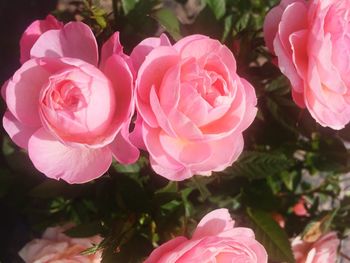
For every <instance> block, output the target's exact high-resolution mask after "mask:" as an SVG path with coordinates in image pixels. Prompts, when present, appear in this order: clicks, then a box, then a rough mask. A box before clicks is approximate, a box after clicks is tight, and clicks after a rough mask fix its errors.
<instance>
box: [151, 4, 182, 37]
mask: <svg viewBox="0 0 350 263" xmlns="http://www.w3.org/2000/svg"><path fill="white" fill-rule="evenodd" d="M154 18H155V19H156V20H157V21H158V23H159V24H160V25H161V26H162V27H164V29H165V30H166V31H167V32H168V33H169V34H170V35H171V36H172V37H173V38H174V39H175V40H179V39H181V32H180V22H179V20H178V19H177V17H176V16H175V14H174V13H173V12H172V11H171V10H170V9H167V8H163V9H160V10H158V11H157V12H155V14H154Z"/></svg>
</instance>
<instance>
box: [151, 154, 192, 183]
mask: <svg viewBox="0 0 350 263" xmlns="http://www.w3.org/2000/svg"><path fill="white" fill-rule="evenodd" d="M150 164H151V166H152V169H153V170H154V171H155V172H156V173H157V174H159V175H161V176H163V177H164V178H166V179H168V180H170V181H175V182H176V181H183V180H186V179H189V178H191V177H192V176H193V173H192V172H191V171H190V170H189V169H188V168H186V167H176V168H169V167H167V166H164V165H163V164H160V163H157V162H156V161H155V160H154V158H153V157H152V156H151V157H150Z"/></svg>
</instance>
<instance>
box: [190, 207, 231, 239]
mask: <svg viewBox="0 0 350 263" xmlns="http://www.w3.org/2000/svg"><path fill="white" fill-rule="evenodd" d="M234 224H235V222H234V221H233V220H232V218H231V215H230V213H229V212H228V210H227V209H223V208H222V209H217V210H214V211H212V212H210V213H209V214H207V215H206V216H204V217H203V218H202V220H201V221H200V222H199V223H198V225H197V228H196V230H195V232H194V233H193V235H192V239H200V238H204V237H206V236H216V235H220V234H221V233H222V232H225V231H228V230H232V229H233V227H234Z"/></svg>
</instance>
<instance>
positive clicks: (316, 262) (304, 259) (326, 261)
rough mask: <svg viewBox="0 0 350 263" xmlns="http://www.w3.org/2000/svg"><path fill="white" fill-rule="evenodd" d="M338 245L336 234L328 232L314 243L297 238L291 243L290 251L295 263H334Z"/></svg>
mask: <svg viewBox="0 0 350 263" xmlns="http://www.w3.org/2000/svg"><path fill="white" fill-rule="evenodd" d="M339 244H340V241H339V239H338V237H337V234H336V233H335V232H330V233H328V234H325V235H323V236H321V237H320V238H319V239H318V240H317V241H316V242H314V243H307V242H305V241H303V240H302V239H301V238H300V237H297V238H295V239H294V240H293V242H292V249H293V253H294V257H295V260H296V263H335V262H336V259H337V250H338V246H339Z"/></svg>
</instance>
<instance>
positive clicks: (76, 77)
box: [2, 22, 139, 183]
mask: <svg viewBox="0 0 350 263" xmlns="http://www.w3.org/2000/svg"><path fill="white" fill-rule="evenodd" d="M34 24H35V23H34ZM30 28H31V27H30ZM25 39H26V37H23V38H22V42H21V44H22V45H24V46H22V48H21V49H22V50H25V49H26V48H28V47H30V56H31V59H30V60H28V61H26V62H25V63H24V64H23V65H22V67H21V68H20V69H19V70H18V71H17V72H16V73H15V74H14V75H13V77H12V78H11V79H10V80H9V81H8V82H7V83H5V85H4V86H3V88H2V94H3V97H4V98H5V100H6V104H7V107H8V110H7V112H6V113H5V116H4V118H3V125H4V128H5V130H6V131H7V133H8V134H9V135H10V137H11V138H12V140H13V141H14V142H15V143H16V144H17V145H18V146H20V147H22V148H24V149H27V150H28V152H29V157H30V159H31V160H32V162H33V164H34V166H35V167H36V168H37V169H38V170H39V171H41V172H43V173H44V174H45V175H46V176H48V177H50V178H54V179H63V180H65V181H67V182H69V183H84V182H87V181H90V180H93V179H95V178H97V177H99V176H101V175H103V174H104V173H105V172H106V171H107V170H108V168H109V166H110V165H111V162H112V156H114V157H115V158H116V159H117V160H118V161H119V162H121V163H131V162H134V161H136V160H137V158H138V154H139V152H138V150H137V148H135V147H134V146H133V145H132V144H130V142H129V140H128V136H129V134H128V129H129V123H130V118H131V116H132V114H133V111H134V103H133V94H132V92H133V91H132V89H133V72H132V71H131V70H130V68H129V66H128V61H127V57H126V56H125V55H124V54H123V53H122V46H121V45H120V43H119V35H118V33H116V34H115V35H114V36H112V38H111V39H110V40H109V41H107V43H106V44H105V45H104V46H103V47H102V56H101V57H102V59H101V62H100V67H99V68H98V48H97V43H96V39H95V37H94V35H93V33H92V31H91V29H90V28H89V27H88V26H87V25H85V24H83V23H80V22H71V23H68V24H66V25H65V26H64V27H63V28H61V29H55V30H48V31H46V32H44V33H42V34H41V35H40V37H39V38H38V39H37V40H36V42H35V43H34V45H33V46H31V44H30V43H29V44H28V43H26V41H25ZM28 41H29V40H28Z"/></svg>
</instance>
